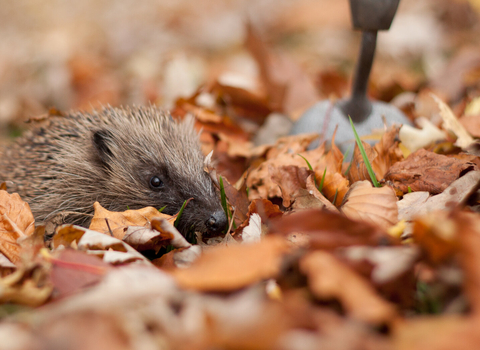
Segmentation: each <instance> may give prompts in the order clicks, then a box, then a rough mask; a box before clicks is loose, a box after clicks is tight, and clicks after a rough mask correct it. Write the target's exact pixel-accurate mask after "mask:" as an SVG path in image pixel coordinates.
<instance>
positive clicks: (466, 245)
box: [451, 211, 480, 325]
mask: <svg viewBox="0 0 480 350" xmlns="http://www.w3.org/2000/svg"><path fill="white" fill-rule="evenodd" d="M451 219H452V220H453V221H454V222H455V224H456V233H457V236H458V237H459V247H460V254H459V256H458V257H459V260H460V263H461V265H462V268H463V271H464V273H465V279H464V288H465V293H466V295H467V297H468V299H469V302H470V309H471V312H472V313H473V315H474V316H475V318H476V320H477V322H478V320H480V317H479V316H480V289H479V286H480V269H479V266H480V217H479V216H478V214H477V213H469V212H460V211H455V212H453V213H452V216H451ZM477 325H478V324H477Z"/></svg>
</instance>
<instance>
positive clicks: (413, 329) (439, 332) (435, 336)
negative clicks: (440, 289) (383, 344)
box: [393, 315, 480, 350]
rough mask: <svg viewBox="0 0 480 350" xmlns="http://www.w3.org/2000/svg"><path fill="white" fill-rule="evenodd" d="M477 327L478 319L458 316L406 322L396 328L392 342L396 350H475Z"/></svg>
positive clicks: (478, 338) (478, 339) (477, 340)
mask: <svg viewBox="0 0 480 350" xmlns="http://www.w3.org/2000/svg"><path fill="white" fill-rule="evenodd" d="M479 326H480V325H479V321H478V318H471V317H468V318H467V317H464V316H459V315H446V316H434V317H422V318H416V319H410V320H408V321H406V322H402V323H398V324H397V325H396V327H395V328H394V331H393V343H394V346H395V349H398V350H425V349H432V350H433V349H438V350H448V349H462V350H463V349H465V350H476V349H478V344H480V334H479V333H478V327H479Z"/></svg>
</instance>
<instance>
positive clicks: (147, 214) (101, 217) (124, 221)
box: [89, 202, 176, 239]
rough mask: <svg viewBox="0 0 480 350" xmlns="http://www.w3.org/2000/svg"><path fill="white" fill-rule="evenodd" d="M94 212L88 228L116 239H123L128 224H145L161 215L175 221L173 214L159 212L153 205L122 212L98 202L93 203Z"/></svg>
mask: <svg viewBox="0 0 480 350" xmlns="http://www.w3.org/2000/svg"><path fill="white" fill-rule="evenodd" d="M93 208H94V209H95V213H94V215H93V219H92V222H91V223H90V227H89V229H90V230H92V231H97V232H102V233H105V234H108V235H110V234H111V235H113V236H114V237H116V238H118V239H123V237H124V236H125V233H126V232H125V231H126V229H127V227H128V226H145V225H146V224H147V223H149V222H150V221H151V220H152V219H153V218H156V217H161V218H165V219H167V220H170V221H172V223H173V221H175V219H176V217H175V216H170V215H166V214H162V213H160V212H159V211H158V210H157V209H155V208H153V207H146V208H143V209H139V210H126V211H123V212H112V211H108V210H107V209H105V208H103V207H102V206H101V205H100V203H98V202H95V203H94V204H93Z"/></svg>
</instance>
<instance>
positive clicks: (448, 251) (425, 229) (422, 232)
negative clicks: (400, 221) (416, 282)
mask: <svg viewBox="0 0 480 350" xmlns="http://www.w3.org/2000/svg"><path fill="white" fill-rule="evenodd" d="M457 229H458V228H457V225H456V223H455V221H454V220H452V218H451V217H450V214H449V213H447V212H445V211H439V212H432V213H430V214H428V215H424V216H422V217H418V218H416V219H415V220H414V221H413V233H412V234H413V239H414V240H415V242H416V243H417V244H418V245H419V246H420V248H421V249H422V250H423V251H424V253H425V256H426V261H428V262H430V263H432V264H434V265H437V264H440V263H443V262H445V261H448V259H450V258H451V257H452V256H453V255H454V254H455V253H456V252H457V251H458V247H459V237H458V232H457Z"/></svg>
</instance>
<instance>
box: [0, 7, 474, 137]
mask: <svg viewBox="0 0 480 350" xmlns="http://www.w3.org/2000/svg"><path fill="white" fill-rule="evenodd" d="M479 12H480V1H479V0H402V1H401V2H400V6H399V9H398V12H397V15H396V18H395V19H394V21H393V25H392V27H391V29H390V31H388V32H380V33H379V41H378V46H377V59H376V61H375V64H374V67H373V71H372V76H371V87H370V93H371V95H372V97H374V98H377V99H380V100H384V101H392V100H394V99H395V98H397V103H401V102H398V98H399V96H402V97H403V98H404V99H406V100H408V99H409V98H412V97H411V96H410V95H408V93H415V94H418V93H421V92H422V91H423V89H425V88H428V89H432V90H435V91H436V92H437V93H438V94H440V95H441V96H442V97H443V98H444V99H445V100H447V102H449V103H450V104H452V105H455V104H460V103H461V102H462V101H463V100H464V99H465V98H467V99H468V98H471V97H472V96H477V95H478V93H477V91H478V88H479V86H480V85H479V84H478V82H479V81H480V79H479V78H480V35H479V33H480V32H479V29H480V27H479V20H478V18H479ZM247 23H251V25H252V26H253V27H254V28H255V29H256V30H257V32H258V35H259V36H260V37H261V38H262V40H263V41H264V42H265V43H266V45H268V47H269V48H271V49H272V50H273V51H274V52H276V53H278V54H281V55H283V56H284V57H288V59H289V60H291V61H292V62H293V63H294V64H295V65H296V67H298V69H299V70H301V72H302V74H305V76H306V77H308V79H309V81H310V83H311V84H313V86H314V88H315V90H316V92H317V93H318V98H328V97H332V96H335V97H341V96H343V95H345V94H347V93H348V88H349V79H350V78H351V75H352V72H353V69H354V65H355V62H356V57H357V51H358V46H359V39H360V33H359V32H355V31H353V30H352V25H351V22H350V9H349V5H348V1H347V0H295V1H294V0H255V1H253V0H202V1H197V2H194V1H189V0H144V1H134V0H122V1H114V0H82V1H73V0H42V1H37V0H16V1H4V2H3V3H2V6H1V7H0V38H1V40H0V130H2V139H5V138H6V137H7V136H13V135H16V134H18V133H19V132H20V131H21V128H22V124H23V121H25V120H26V119H28V118H30V117H34V116H38V115H41V114H43V113H45V112H47V111H48V109H49V108H50V107H55V108H57V109H60V110H69V109H84V110H88V109H91V108H94V107H98V106H100V105H105V104H110V105H113V106H117V105H127V104H147V103H155V104H158V105H163V106H166V107H167V108H170V107H172V106H173V105H174V103H175V101H176V100H177V99H178V98H179V97H187V96H190V95H192V94H193V93H194V92H195V91H196V90H197V89H198V88H199V87H200V86H202V84H208V83H210V82H212V81H216V80H221V81H223V82H224V84H232V85H235V86H240V87H242V88H244V89H247V90H250V91H261V90H262V86H261V80H260V78H259V66H258V62H257V61H255V59H254V57H253V56H252V53H251V51H249V50H248V49H247V47H246V45H245V42H246V33H247ZM409 96H410V97H409ZM293 114H294V113H292V115H293Z"/></svg>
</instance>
